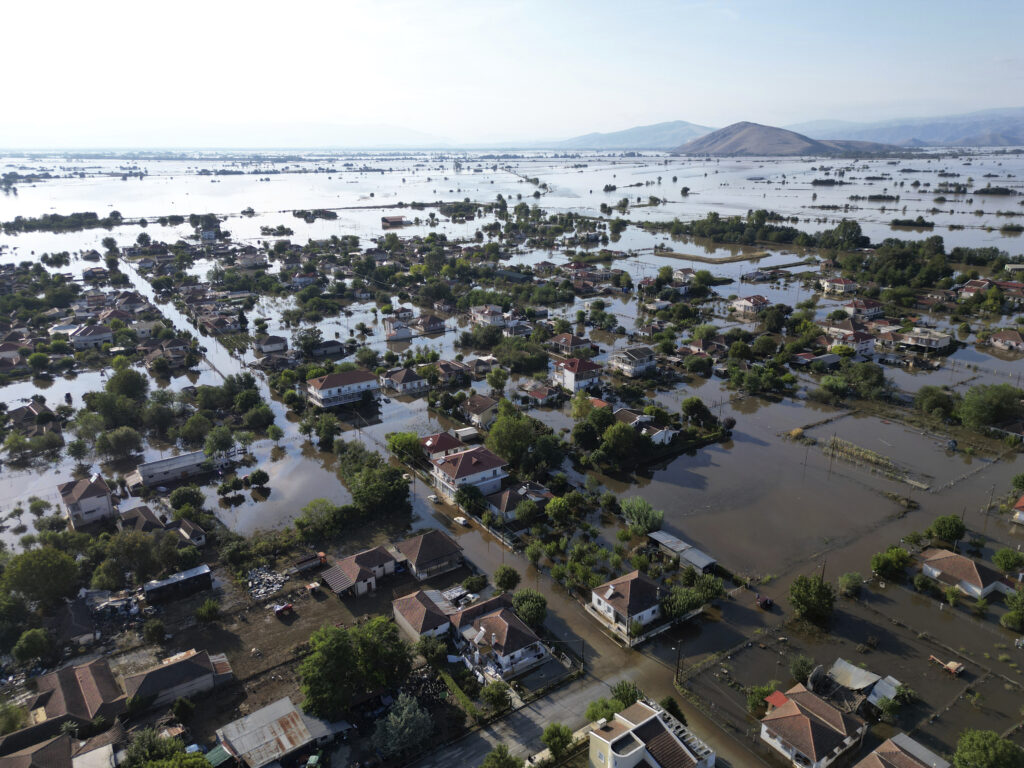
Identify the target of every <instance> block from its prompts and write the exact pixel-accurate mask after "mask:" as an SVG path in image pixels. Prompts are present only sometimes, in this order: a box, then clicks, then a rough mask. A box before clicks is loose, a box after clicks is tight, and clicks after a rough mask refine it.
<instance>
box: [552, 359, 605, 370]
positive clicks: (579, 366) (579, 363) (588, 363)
mask: <svg viewBox="0 0 1024 768" xmlns="http://www.w3.org/2000/svg"><path fill="white" fill-rule="evenodd" d="M555 365H557V366H558V367H559V368H564V369H565V370H567V371H568V372H569V373H573V374H576V373H586V372H588V371H599V370H601V366H600V365H598V364H597V363H595V362H593V361H592V360H584V359H583V358H580V357H570V358H569V359H568V360H559V361H558V362H557V363H555Z"/></svg>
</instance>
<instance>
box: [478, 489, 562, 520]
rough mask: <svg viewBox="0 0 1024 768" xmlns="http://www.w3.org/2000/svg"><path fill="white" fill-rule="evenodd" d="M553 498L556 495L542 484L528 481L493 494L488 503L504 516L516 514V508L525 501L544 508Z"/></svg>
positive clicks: (488, 498)
mask: <svg viewBox="0 0 1024 768" xmlns="http://www.w3.org/2000/svg"><path fill="white" fill-rule="evenodd" d="M553 498H554V494H553V493H551V491H549V490H548V489H547V488H545V487H544V486H543V485H541V484H540V483H534V482H532V481H527V482H523V483H519V485H515V486H512V487H511V488H506V489H505V490H503V491H498V492H497V493H492V494H491V495H490V496H488V497H487V503H488V504H490V505H491V506H492V507H494V508H495V509H497V510H498V512H500V513H501V514H503V515H504V514H509V513H511V512H515V510H516V507H518V506H519V505H520V504H521V503H522V502H524V501H527V500H529V501H532V502H533V503H535V504H536V505H537V506H538V507H539V508H543V507H545V506H546V505H547V503H548V502H549V501H550V500H551V499H553Z"/></svg>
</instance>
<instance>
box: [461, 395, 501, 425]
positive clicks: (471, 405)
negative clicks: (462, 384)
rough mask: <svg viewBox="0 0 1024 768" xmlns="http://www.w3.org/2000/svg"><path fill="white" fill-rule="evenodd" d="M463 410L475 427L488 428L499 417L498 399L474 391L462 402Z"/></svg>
mask: <svg viewBox="0 0 1024 768" xmlns="http://www.w3.org/2000/svg"><path fill="white" fill-rule="evenodd" d="M462 412H463V413H464V414H465V415H466V417H467V418H468V419H469V423H470V424H472V425H473V426H474V427H477V428H479V429H487V427H489V426H490V425H491V423H492V422H493V421H494V420H495V419H496V418H498V401H497V400H495V399H494V398H493V397H488V396H487V395H481V394H477V393H473V394H472V395H470V396H469V397H467V398H466V401H465V402H464V403H463V404H462Z"/></svg>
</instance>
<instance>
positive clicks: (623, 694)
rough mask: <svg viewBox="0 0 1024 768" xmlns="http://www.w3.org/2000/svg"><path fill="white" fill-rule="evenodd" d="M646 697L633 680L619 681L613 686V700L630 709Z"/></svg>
mask: <svg viewBox="0 0 1024 768" xmlns="http://www.w3.org/2000/svg"><path fill="white" fill-rule="evenodd" d="M643 695H644V692H643V691H641V690H640V689H639V688H638V687H637V684H636V683H634V682H633V681H632V680H619V682H617V683H616V684H615V685H613V686H612V698H614V699H615V700H616V701H621V702H622V706H623V707H630V706H632V705H634V704H636V702H637V699H639V698H640V697H641V696H643Z"/></svg>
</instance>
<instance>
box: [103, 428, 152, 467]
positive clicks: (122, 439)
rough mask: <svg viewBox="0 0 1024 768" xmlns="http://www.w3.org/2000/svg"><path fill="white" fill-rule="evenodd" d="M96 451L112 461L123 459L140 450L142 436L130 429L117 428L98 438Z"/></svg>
mask: <svg viewBox="0 0 1024 768" xmlns="http://www.w3.org/2000/svg"><path fill="white" fill-rule="evenodd" d="M96 450H97V451H99V452H100V453H102V454H104V455H106V456H110V457H111V458H114V459H125V458H128V457H129V456H131V455H133V454H136V453H138V452H139V451H141V450H142V435H140V434H139V433H138V432H136V431H135V430H134V429H132V428H131V427H117V428H116V429H112V430H110V431H109V432H104V433H103V434H102V435H100V436H99V438H98V439H97V440H96Z"/></svg>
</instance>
